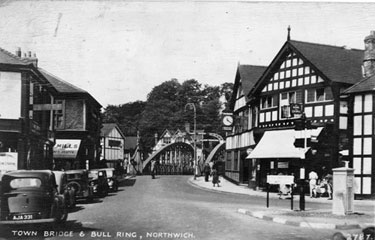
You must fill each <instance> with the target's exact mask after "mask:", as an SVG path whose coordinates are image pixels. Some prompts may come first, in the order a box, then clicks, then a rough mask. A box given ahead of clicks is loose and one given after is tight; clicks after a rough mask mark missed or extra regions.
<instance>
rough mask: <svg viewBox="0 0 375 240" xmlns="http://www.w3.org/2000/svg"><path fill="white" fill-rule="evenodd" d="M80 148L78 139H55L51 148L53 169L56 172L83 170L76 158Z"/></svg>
mask: <svg viewBox="0 0 375 240" xmlns="http://www.w3.org/2000/svg"><path fill="white" fill-rule="evenodd" d="M80 146H81V140H80V139H56V144H55V146H54V147H53V161H54V163H53V164H54V167H53V168H54V169H58V170H71V169H81V168H84V166H83V164H82V163H81V161H80V159H79V158H77V156H78V152H79V151H80Z"/></svg>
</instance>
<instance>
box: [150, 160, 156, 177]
mask: <svg viewBox="0 0 375 240" xmlns="http://www.w3.org/2000/svg"><path fill="white" fill-rule="evenodd" d="M155 174H156V161H155V160H154V159H152V160H151V177H152V179H155Z"/></svg>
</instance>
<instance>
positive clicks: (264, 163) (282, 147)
mask: <svg viewBox="0 0 375 240" xmlns="http://www.w3.org/2000/svg"><path fill="white" fill-rule="evenodd" d="M322 129H323V128H317V129H312V130H311V132H310V133H309V134H310V135H311V136H318V135H319V134H320V132H321V131H322ZM295 134H296V131H295V130H294V129H283V130H272V131H266V132H264V135H263V136H262V138H261V139H260V141H259V142H258V144H257V145H256V146H255V148H254V149H253V150H252V151H251V152H250V154H249V155H248V156H247V157H246V159H249V160H251V162H252V163H253V164H251V167H252V172H255V176H256V185H257V187H259V188H265V187H266V181H267V175H278V174H283V175H294V176H295V178H296V179H299V178H300V172H301V171H300V169H301V168H306V167H307V166H309V165H310V164H309V161H311V158H310V157H309V154H308V153H309V150H310V148H309V147H305V148H297V147H295V146H294V142H295V139H296V136H295ZM306 141H307V139H306Z"/></svg>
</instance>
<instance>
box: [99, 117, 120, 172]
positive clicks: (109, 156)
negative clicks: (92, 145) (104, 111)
mask: <svg viewBox="0 0 375 240" xmlns="http://www.w3.org/2000/svg"><path fill="white" fill-rule="evenodd" d="M125 141H126V140H125V136H124V134H123V133H122V131H121V129H120V128H119V127H118V125H117V124H116V123H103V127H102V129H101V140H100V145H101V154H100V161H104V162H105V164H106V165H107V167H112V168H115V167H117V166H118V165H120V166H122V167H123V166H124V159H125V156H124V153H125Z"/></svg>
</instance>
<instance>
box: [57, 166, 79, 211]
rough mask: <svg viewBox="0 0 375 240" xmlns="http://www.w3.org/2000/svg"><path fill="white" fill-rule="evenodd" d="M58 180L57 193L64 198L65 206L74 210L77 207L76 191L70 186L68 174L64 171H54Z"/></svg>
mask: <svg viewBox="0 0 375 240" xmlns="http://www.w3.org/2000/svg"><path fill="white" fill-rule="evenodd" d="M53 173H54V174H55V178H56V184H57V192H58V193H59V194H60V195H62V196H64V200H65V205H66V206H67V207H68V208H74V207H75V205H76V193H75V189H74V188H71V187H70V186H69V185H68V178H67V174H66V173H65V172H63V171H53Z"/></svg>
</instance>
